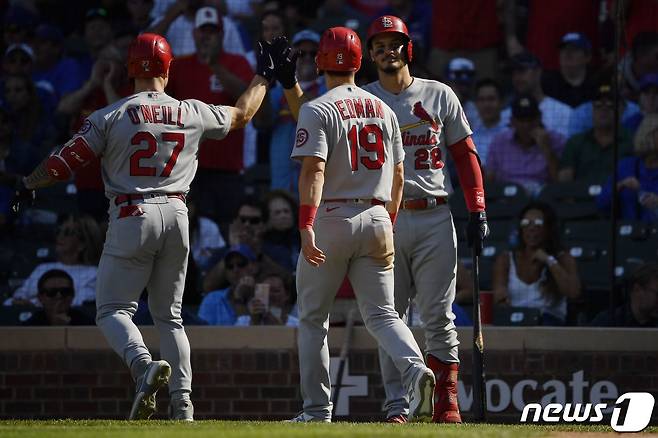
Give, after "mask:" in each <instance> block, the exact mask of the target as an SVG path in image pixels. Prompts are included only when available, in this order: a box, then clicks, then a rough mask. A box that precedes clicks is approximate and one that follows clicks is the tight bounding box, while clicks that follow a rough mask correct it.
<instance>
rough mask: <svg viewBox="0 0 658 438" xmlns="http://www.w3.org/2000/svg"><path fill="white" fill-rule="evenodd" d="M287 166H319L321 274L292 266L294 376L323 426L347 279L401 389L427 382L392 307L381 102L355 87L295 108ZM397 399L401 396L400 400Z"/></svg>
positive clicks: (392, 146) (397, 151) (388, 120)
mask: <svg viewBox="0 0 658 438" xmlns="http://www.w3.org/2000/svg"><path fill="white" fill-rule="evenodd" d="M292 156H293V157H296V158H301V157H304V156H313V157H320V158H322V159H324V160H325V161H326V165H325V174H324V187H323V190H322V199H323V200H324V202H323V203H322V205H320V206H319V208H318V211H317V217H316V221H315V224H314V227H313V228H314V231H315V238H316V244H317V246H318V248H320V249H322V251H323V252H324V253H325V256H326V260H325V262H324V263H322V264H320V266H317V267H313V266H311V265H310V264H309V263H308V262H307V261H306V259H305V258H304V256H303V254H301V255H300V257H299V259H298V262H297V291H298V296H297V304H298V307H299V339H298V346H299V367H300V380H301V391H302V396H303V397H304V413H305V414H307V415H311V416H312V417H315V418H318V419H322V420H328V419H331V411H332V405H331V398H330V388H331V381H330V378H329V349H328V346H327V340H326V336H327V327H328V326H329V312H330V310H331V306H332V303H333V301H334V297H335V296H336V291H337V290H338V288H339V286H340V284H341V282H342V281H343V279H344V278H345V276H346V275H347V276H348V278H349V280H350V282H351V283H352V285H353V286H354V290H355V293H356V299H357V302H358V305H359V309H360V310H361V314H362V315H363V319H364V322H365V324H366V327H367V328H368V330H369V332H370V333H371V334H372V335H373V336H374V337H375V339H376V340H377V342H378V343H379V345H381V346H382V348H383V349H384V350H385V351H386V352H387V354H388V355H389V357H390V358H392V359H391V360H392V362H393V364H394V367H395V369H396V371H397V373H398V376H401V377H400V378H401V379H402V380H403V381H404V382H405V387H406V388H410V387H411V386H412V381H413V380H414V379H415V378H416V377H417V376H418V373H424V374H425V373H429V372H430V371H429V370H428V369H427V368H426V367H425V365H424V362H423V358H422V353H421V352H420V349H419V348H418V344H417V343H416V341H415V339H414V337H413V335H412V334H411V331H410V330H409V328H408V327H407V326H406V325H405V324H404V322H403V321H402V320H401V319H400V318H399V316H398V313H397V312H396V311H395V308H394V301H393V269H392V267H393V229H392V224H391V220H390V218H389V215H388V212H387V211H386V209H385V208H384V206H383V205H372V203H371V202H354V200H371V199H378V200H380V201H389V200H390V199H391V188H392V182H393V168H394V165H395V164H396V163H400V162H401V161H402V160H403V159H404V151H403V150H402V143H401V138H400V132H399V128H398V126H397V120H396V117H395V114H394V113H393V111H392V110H391V109H390V108H389V107H388V106H387V105H386V104H384V103H383V102H382V101H381V100H380V99H378V98H376V97H375V96H373V95H372V94H370V93H368V92H365V91H363V90H361V89H360V88H358V87H356V86H354V85H341V86H338V87H335V88H333V89H331V90H330V91H328V92H327V93H326V94H325V95H323V96H321V97H318V98H317V99H315V100H313V101H311V102H309V103H307V104H305V105H303V106H302V108H301V110H300V115H299V121H298V123H297V139H296V145H295V148H294V150H293V152H292ZM405 392H406V391H405Z"/></svg>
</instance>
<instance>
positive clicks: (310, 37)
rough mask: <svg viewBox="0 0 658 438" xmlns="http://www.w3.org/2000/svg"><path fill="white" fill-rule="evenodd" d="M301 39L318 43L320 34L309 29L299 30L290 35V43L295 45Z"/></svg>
mask: <svg viewBox="0 0 658 438" xmlns="http://www.w3.org/2000/svg"><path fill="white" fill-rule="evenodd" d="M302 41H310V42H312V43H315V44H320V34H319V33H317V32H314V31H312V30H310V29H304V30H300V31H299V32H297V33H296V34H295V35H294V36H293V37H292V45H293V46H295V45H297V44H299V43H301V42H302Z"/></svg>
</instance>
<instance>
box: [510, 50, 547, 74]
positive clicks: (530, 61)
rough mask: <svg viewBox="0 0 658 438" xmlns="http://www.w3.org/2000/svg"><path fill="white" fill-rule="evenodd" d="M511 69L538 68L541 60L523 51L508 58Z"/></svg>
mask: <svg viewBox="0 0 658 438" xmlns="http://www.w3.org/2000/svg"><path fill="white" fill-rule="evenodd" d="M510 66H511V67H512V70H528V69H531V68H540V67H541V61H540V60H539V58H537V57H536V56H535V55H533V54H532V53H530V52H523V53H519V54H517V55H514V56H512V57H511V58H510Z"/></svg>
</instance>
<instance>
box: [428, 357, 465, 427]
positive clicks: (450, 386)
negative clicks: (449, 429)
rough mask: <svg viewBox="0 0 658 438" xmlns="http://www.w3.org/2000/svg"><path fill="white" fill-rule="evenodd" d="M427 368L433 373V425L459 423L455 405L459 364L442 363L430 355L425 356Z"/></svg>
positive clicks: (460, 419)
mask: <svg viewBox="0 0 658 438" xmlns="http://www.w3.org/2000/svg"><path fill="white" fill-rule="evenodd" d="M427 366H429V367H430V369H431V370H432V371H434V375H435V376H436V386H435V387H434V415H433V416H432V422H434V423H461V422H462V417H461V415H460V413H459V404H458V403H457V375H458V374H459V364H457V363H446V362H442V361H440V360H439V359H437V358H436V357H434V356H432V355H431V354H428V355H427Z"/></svg>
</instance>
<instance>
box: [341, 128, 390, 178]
mask: <svg viewBox="0 0 658 438" xmlns="http://www.w3.org/2000/svg"><path fill="white" fill-rule="evenodd" d="M357 128H358V127H357V126H352V128H350V130H349V132H348V133H347V139H348V140H349V143H350V162H351V163H352V171H354V172H356V171H357V170H359V162H361V164H363V165H364V166H366V168H367V169H371V170H374V169H381V167H382V166H383V165H384V160H385V159H386V155H385V154H384V140H383V137H384V136H383V134H382V128H380V127H379V126H378V125H374V124H370V125H365V126H364V127H363V128H361V129H360V130H359V131H358V132H357ZM359 146H360V147H362V148H363V149H365V150H366V151H368V152H375V159H374V160H373V159H372V158H371V157H369V156H367V155H364V156H362V157H359Z"/></svg>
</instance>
